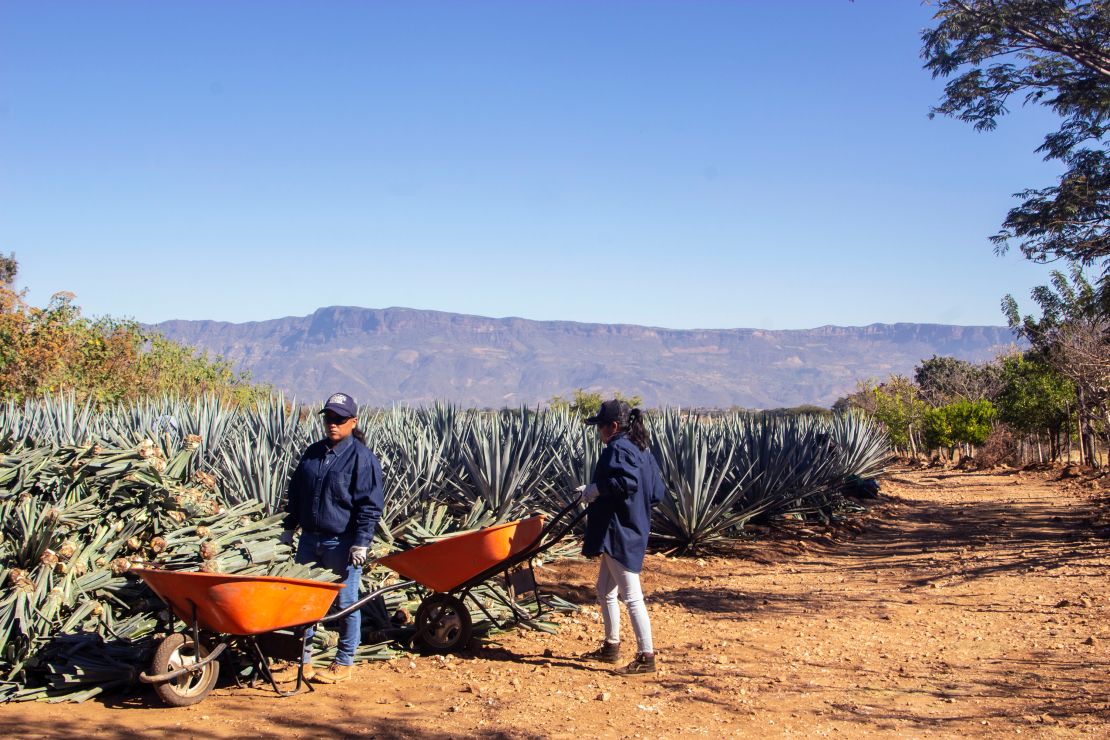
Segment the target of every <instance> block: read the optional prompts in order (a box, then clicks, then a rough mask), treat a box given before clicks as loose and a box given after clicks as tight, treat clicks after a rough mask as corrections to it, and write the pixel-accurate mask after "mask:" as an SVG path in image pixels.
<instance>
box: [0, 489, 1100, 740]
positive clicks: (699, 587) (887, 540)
mask: <svg viewBox="0 0 1110 740" xmlns="http://www.w3.org/2000/svg"><path fill="white" fill-rule="evenodd" d="M1100 492H1101V489H1095V488H1094V487H1093V486H1092V485H1083V484H1081V483H1080V482H1077V481H1074V480H1059V473H1022V472H1015V471H1005V472H996V473H964V472H958V471H936V470H924V471H901V472H898V473H895V474H894V475H893V476H892V478H891V479H890V480H889V481H888V482H887V483H886V484H885V485H884V493H885V494H887V499H886V503H884V504H882V505H880V506H879V507H876V508H875V509H873V510H872V512H871V513H870V514H868V515H867V516H865V517H863V518H862V519H861V520H860V525H862V526H860V527H854V528H853V529H845V530H841V531H840V532H837V533H833V534H831V535H830V534H828V533H820V532H815V533H811V534H809V535H803V536H804V539H796V538H795V536H794V535H790V536H789V537H785V538H784V537H782V536H781V535H780V536H778V537H776V538H774V539H773V540H772V541H763V542H760V543H756V544H751V545H747V546H744V547H742V548H739V549H738V550H737V551H736V552H734V553H730V554H729V555H728V556H727V557H726V556H715V557H707V558H705V559H702V560H694V559H688V558H682V559H673V558H666V557H662V556H649V558H648V561H647V563H646V564H645V573H644V585H645V590H646V592H647V593H648V600H649V603H650V609H651V614H652V619H653V621H654V628H655V639H656V645H657V649H658V651H659V656H660V660H661V661H662V663H661V666H662V670H661V672H660V673H657V674H655V675H654V676H642V677H635V678H622V677H618V676H615V675H612V674H611V673H609V672H608V671H606V670H605V669H603V668H602V667H600V666H598V665H596V664H583V663H580V662H577V661H576V660H574V656H575V655H576V654H577V653H579V652H581V651H583V650H585V649H587V648H589V647H592V646H593V644H594V643H595V642H596V641H597V640H598V639H599V638H600V634H601V631H600V624H599V621H598V617H597V610H596V608H595V607H593V606H592V605H589V602H590V599H591V598H592V588H591V584H592V580H593V573H594V569H593V567H592V566H591V565H590V564H588V563H562V564H559V565H556V566H554V567H550V568H547V569H545V570H544V571H542V573H541V580H542V581H544V582H546V583H547V584H550V585H553V586H555V590H557V591H558V592H560V593H561V594H563V595H564V596H567V597H568V598H571V599H572V600H578V601H580V602H581V603H585V604H587V605H588V606H587V609H586V610H585V611H584V612H581V613H579V614H577V615H573V616H567V617H564V618H562V625H561V628H560V632H559V634H558V635H544V634H540V633H535V632H526V631H521V632H516V633H512V634H509V635H507V636H502V637H501V638H499V640H498V641H487V642H484V643H480V644H478V645H476V646H475V647H474V648H473V651H472V652H471V653H470V654H467V655H464V656H460V657H452V658H449V659H446V660H445V659H440V658H434V657H415V658H412V659H410V658H408V657H405V658H402V659H398V660H394V661H390V662H388V663H375V664H370V665H363V666H360V667H358V668H357V669H356V674H355V680H354V681H352V682H350V683H347V684H341V685H338V686H325V687H321V688H319V689H318V690H317V691H316V692H315V693H311V694H304V695H301V696H297V697H293V698H289V699H277V698H275V697H274V696H273V695H272V694H270V693H267V692H265V691H262V690H253V689H233V688H226V689H219V690H217V691H216V692H214V693H213V695H211V696H210V697H209V698H208V699H206V700H205V701H204V702H203V703H201V704H199V705H197V706H194V707H190V708H187V709H164V708H161V707H159V706H157V704H156V703H155V701H154V700H153V699H152V698H151V697H150V696H149V695H140V696H135V697H128V698H113V699H109V700H106V701H104V702H89V703H86V704H82V705H46V704H34V705H6V706H0V731H4V733H5V734H6V735H8V736H12V735H18V736H38V735H59V736H67V737H84V736H117V737H118V736H123V737H155V736H165V735H170V736H178V735H190V734H193V735H197V736H217V737H237V736H267V737H271V736H294V737H322V736H336V735H338V736H377V737H443V738H446V737H457V736H461V735H471V736H477V737H556V738H557V737H566V738H570V737H579V736H593V735H598V736H602V737H678V736H695V735H704V736H710V737H712V736H717V735H735V736H741V737H744V736H751V737H759V736H764V735H767V736H773V737H779V736H794V735H797V736H804V737H814V736H818V737H820V736H826V737H827V736H832V737H838V736H839V737H861V736H879V737H958V736H961V735H974V736H984V737H1007V738H1009V737H1014V736H1016V735H1019V734H1022V735H1025V736H1034V737H1056V736H1060V737H1070V736H1078V735H1091V736H1095V737H1106V736H1108V735H1110V721H1108V720H1110V675H1108V673H1107V671H1108V668H1110V647H1108V646H1110V625H1107V619H1106V618H1107V615H1108V613H1110V598H1108V591H1107V588H1106V574H1107V570H1108V566H1110V546H1108V545H1110V541H1108V539H1107V534H1108V530H1107V529H1106V524H1105V522H1104V521H1103V519H1102V514H1101V509H1100V508H1099V507H1098V504H1099V501H1098V498H1097V497H1098V495H1100ZM857 529H858V530H859V531H855V530H857ZM625 644H626V645H631V644H633V642H632V638H631V635H630V634H626V643H625Z"/></svg>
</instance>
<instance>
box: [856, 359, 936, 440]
mask: <svg viewBox="0 0 1110 740" xmlns="http://www.w3.org/2000/svg"><path fill="white" fill-rule="evenodd" d="M849 402H850V405H852V406H855V407H856V408H860V409H862V410H864V411H866V412H867V413H869V414H871V415H872V416H874V417H875V418H876V419H878V420H879V422H880V423H881V424H882V425H883V426H884V427H886V430H887V434H888V435H889V436H890V442H891V444H892V445H894V447H896V448H898V449H901V450H908V451H909V452H910V454H911V455H916V454H917V434H918V432H919V431H920V427H921V419H922V413H923V412H924V410H925V408H926V406H925V403H924V401H922V400H921V397H920V394H919V392H918V389H917V386H916V385H914V384H913V382H912V381H911V380H910V379H909V378H907V377H905V376H903V375H892V376H891V377H890V378H888V379H887V381H886V382H885V383H878V384H871V383H861V384H860V387H859V390H857V391H856V393H854V394H853V395H852V396H849Z"/></svg>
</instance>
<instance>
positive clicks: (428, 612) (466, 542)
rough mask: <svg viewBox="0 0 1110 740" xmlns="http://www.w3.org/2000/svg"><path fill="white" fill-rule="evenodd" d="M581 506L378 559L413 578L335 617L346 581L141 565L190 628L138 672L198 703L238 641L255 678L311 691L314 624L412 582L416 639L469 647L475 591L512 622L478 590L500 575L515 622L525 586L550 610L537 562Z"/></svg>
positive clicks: (183, 700) (174, 700) (163, 693)
mask: <svg viewBox="0 0 1110 740" xmlns="http://www.w3.org/2000/svg"><path fill="white" fill-rule="evenodd" d="M577 503H578V502H577V501H575V502H574V503H572V504H570V505H569V506H567V507H566V508H565V509H563V510H562V511H561V512H559V513H558V514H557V515H556V516H555V517H554V518H553V519H552V521H551V523H550V524H548V525H547V526H546V527H545V526H544V525H543V521H544V518H543V516H542V515H537V516H533V517H530V518H528V519H522V520H519V521H515V522H507V523H505V524H499V525H495V526H492V527H487V528H485V529H480V530H477V531H475V532H467V533H465V534H461V535H456V536H454V537H448V538H445V539H442V540H438V541H435V542H429V543H427V544H425V545H421V546H419V547H414V548H412V549H411V550H406V551H403V552H399V553H395V554H393V555H389V556H387V557H384V558H381V559H379V560H378V561H377V562H379V563H381V564H382V565H384V566H386V567H388V568H390V569H392V570H394V571H396V572H397V573H399V574H400V575H402V576H404V577H406V578H408V579H410V580H406V581H401V582H399V583H394V584H390V585H388V586H383V587H382V588H379V589H376V590H374V591H372V592H371V593H369V594H367V595H365V596H363V597H362V598H361V599H358V600H357V601H356V602H355V603H353V604H351V605H350V606H348V607H347V608H345V609H343V610H341V611H339V612H336V613H334V614H330V615H329V614H328V610H329V609H330V608H331V605H332V603H333V602H334V601H335V597H336V595H337V594H338V593H339V591H340V590H341V589H342V588H344V586H343V585H342V584H339V583H325V582H323V581H312V580H304V579H296V578H276V577H271V576H237V575H224V574H217V573H195V572H182V571H166V570H153V569H146V568H136V569H135V570H134V571H133V572H135V573H137V574H138V575H139V576H140V577H141V578H142V579H143V580H144V581H145V582H146V584H147V585H148V586H149V587H150V589H151V590H152V591H154V593H156V594H157V595H158V596H159V597H160V598H161V599H162V600H163V601H165V602H166V604H167V605H169V607H170V611H171V612H172V614H173V616H174V617H176V618H177V619H179V620H181V621H182V622H183V623H184V625H185V628H184V630H183V631H181V632H177V631H172V632H171V633H170V634H169V635H168V636H167V637H165V638H163V640H162V641H161V642H160V643H159V645H158V648H157V649H156V651H155V653H154V658H153V659H152V660H151V666H150V670H149V672H144V673H142V674H140V676H139V679H140V680H141V681H143V682H145V683H149V684H153V685H154V690H155V693H157V695H158V696H159V698H161V699H162V700H163V701H164V702H165V703H167V704H169V705H170V706H177V707H183V706H189V705H191V704H196V703H197V702H199V701H201V700H202V699H204V697H205V696H207V695H208V692H210V691H211V690H212V688H213V687H214V686H215V685H216V680H217V679H218V677H219V673H220V663H219V658H220V656H221V655H223V654H224V653H225V651H226V650H227V649H228V648H229V647H234V648H236V649H237V650H238V651H239V652H240V653H241V654H245V655H246V656H248V658H249V659H250V660H251V663H252V665H253V668H254V672H253V674H252V676H261V677H262V678H264V679H265V680H266V681H267V682H268V683H269V684H270V685H271V686H272V687H273V689H274V691H276V692H277V693H278V694H279V695H280V696H290V695H292V694H296V693H298V692H299V691H301V689H302V688H303V687H304V686H308V688H309V689H312V685H311V684H309V683H307V682H306V681H305V680H304V653H305V647H306V644H305V643H306V642H307V634H308V630H309V628H311V627H313V626H315V625H317V624H326V623H328V622H332V621H335V620H338V619H341V618H343V617H345V616H347V615H348V614H351V613H353V612H354V611H356V610H358V609H361V608H362V607H363V606H365V605H366V604H367V603H369V602H370V601H371V600H372V599H376V598H378V597H379V596H382V595H384V594H386V593H388V592H391V591H395V590H399V589H406V588H410V587H412V586H413V585H414V584H419V585H421V586H423V587H424V588H426V589H428V590H429V591H430V592H431V593H430V594H429V595H428V596H426V597H425V598H424V599H423V600H422V601H421V603H420V607H419V608H418V609H417V612H416V633H415V634H414V636H413V638H412V639H413V640H414V641H416V642H420V643H421V644H422V645H424V646H425V647H426V648H427V649H429V650H431V651H434V652H451V651H453V650H458V649H461V648H463V647H465V646H466V644H467V643H468V642H469V641H470V637H471V634H472V631H473V624H472V620H471V617H470V612H469V611H468V610H467V607H466V604H465V603H464V602H465V600H466V599H467V598H468V597H469V598H470V600H471V601H472V602H473V603H474V604H476V605H477V606H478V608H479V609H481V610H482V612H483V613H484V614H485V615H486V616H487V617H488V618H489V619H490V621H491V622H493V623H494V624H496V625H498V626H504V625H503V624H500V623H498V622H497V620H496V619H495V618H494V616H493V615H492V614H491V613H490V612H489V610H488V609H487V608H486V607H485V606H484V605H483V604H482V603H481V602H480V601H479V600H478V599H476V598H475V597H474V595H473V594H472V593H471V592H472V590H473V589H474V588H476V587H477V586H479V585H481V584H482V583H483V582H484V581H486V580H488V579H490V578H491V577H493V576H495V575H497V574H499V573H503V574H504V576H505V581H506V586H507V588H508V591H509V596H508V598H506V597H504V596H502V595H500V594H498V593H497V592H493V594H494V596H495V598H497V599H499V600H500V601H501V602H502V603H504V604H505V606H506V607H508V609H509V611H510V613H511V614H512V615H513V616H512V621H516V622H520V621H523V620H526V619H529V618H531V616H533V615H530V614H529V613H528V612H527V611H526V610H524V609H523V608H522V607H520V606H519V605H518V604H516V603H515V600H514V596H515V595H518V594H520V593H526V592H529V591H531V592H533V593H534V594H535V596H536V601H537V604H539V605H540V606H539V608H540V609H541V611H542V602H541V600H540V594H539V589H538V587H537V585H536V581H535V570H534V564H533V559H534V558H535V557H536V556H537V555H539V554H540V553H542V552H543V551H545V550H547V549H548V548H550V547H551V546H553V545H554V544H555V543H556V542H558V541H559V540H560V539H562V537H564V536H565V535H566V533H567V532H569V531H570V530H571V528H572V527H573V526H574V525H575V524H576V523H577V522H578V521H579V520H580V519H581V518H582V517H583V516H584V511H580V512H578V513H577V515H576V516H573V517H571V518H570V519H569V520H566V521H565V522H564V520H565V519H566V517H567V514H568V513H569V512H570V511H571V510H572V509H573V508H575V506H577ZM556 529H558V531H556ZM525 563H527V566H525V565H524V564H525ZM171 626H172V625H171ZM270 658H280V659H284V660H287V661H291V662H296V664H297V665H298V671H297V682H296V685H295V687H294V688H293V689H292V690H291V691H285V690H283V689H281V688H280V687H279V686H278V684H277V681H276V680H275V679H274V676H273V674H272V673H271V672H270V668H269V659H270ZM236 682H239V677H238V675H236ZM252 682H253V678H252Z"/></svg>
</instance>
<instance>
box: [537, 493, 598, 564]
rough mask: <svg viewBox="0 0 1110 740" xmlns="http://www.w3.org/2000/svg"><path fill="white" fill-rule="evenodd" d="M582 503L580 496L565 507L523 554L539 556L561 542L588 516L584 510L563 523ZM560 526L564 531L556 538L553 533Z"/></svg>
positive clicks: (552, 518)
mask: <svg viewBox="0 0 1110 740" xmlns="http://www.w3.org/2000/svg"><path fill="white" fill-rule="evenodd" d="M580 503H582V496H580V495H579V496H576V497H575V498H574V500H573V501H571V502H570V503H569V504H567V505H566V506H564V507H563V508H562V509H561V510H560V511H559V512H558V513H557V514H556V515H555V516H553V517H551V521H550V522H548V523H547V524H546V525H545V526H544V528H543V529H542V530H540V534H539V536H538V537H536V541H535V542H534V543H533V544H532V545H531V546H529V547H527V548H525V549H524V550H523V551H522V552H529V553H531V554H532V555H538V554H539V553H541V552H543V551H544V550H547V549H549V548H550V547H551V546H552V545H554V544H555V543H556V542H558V541H559V540H561V539H563V537H565V536H566V534H567V532H569V531H570V530H572V529H574V526H575V525H576V524H578V522H580V521H582V518H583V517H584V516H586V510H585V509H582V510H581V511H578V512H577V513H575V515H574V516H572V517H570V519H569V521H567V522H566V523H565V524H563V523H562V520H563V519H564V518H565V517H566V516H567V515H568V514H570V513H571V512H572V511H574V510H575V509H576V508H577V507H578V504H580ZM560 526H561V527H562V531H560V532H559V533H558V534H557V535H555V536H551V533H552V532H554V531H555V530H556V529H558V528H559V527H560Z"/></svg>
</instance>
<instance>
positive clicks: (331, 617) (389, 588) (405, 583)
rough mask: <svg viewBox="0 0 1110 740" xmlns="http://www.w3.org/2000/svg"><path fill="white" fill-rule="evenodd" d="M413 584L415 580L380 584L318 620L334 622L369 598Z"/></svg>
mask: <svg viewBox="0 0 1110 740" xmlns="http://www.w3.org/2000/svg"><path fill="white" fill-rule="evenodd" d="M415 584H416V581H401V582H399V583H392V584H390V585H388V586H382V587H381V588H377V589H374V590H373V591H371V592H370V593H368V594H366V595H365V596H363V597H362V598H360V599H358V600H357V601H355V603H353V604H351V605H350V606H348V607H347V608H346V609H341V610H340V611H337V612H336V613H335V614H329V615H327V616H326V617H324V618H323V619H321V620H320V624H327V623H328V622H334V621H336V620H337V619H342V618H343V617H345V616H347V615H348V614H351V613H352V612H356V611H358V610H359V609H361V608H362V607H364V606H366V605H367V604H368V603H370V601H371V599H376V598H378V597H379V596H381V595H382V594H387V593H389V592H390V591H397V590H398V589H402V588H409V587H410V586H413V585H415Z"/></svg>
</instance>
